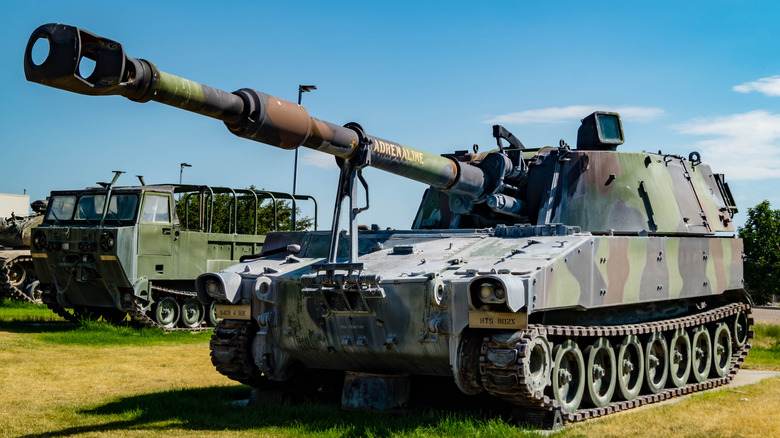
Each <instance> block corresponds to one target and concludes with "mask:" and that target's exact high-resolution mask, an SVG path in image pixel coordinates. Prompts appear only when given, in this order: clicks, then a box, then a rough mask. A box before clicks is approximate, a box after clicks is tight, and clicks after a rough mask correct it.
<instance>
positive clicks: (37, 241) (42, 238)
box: [33, 231, 46, 251]
mask: <svg viewBox="0 0 780 438" xmlns="http://www.w3.org/2000/svg"><path fill="white" fill-rule="evenodd" d="M33 246H34V247H35V249H37V250H38V251H41V250H43V248H45V247H46V235H45V234H43V231H38V232H37V233H35V236H33Z"/></svg>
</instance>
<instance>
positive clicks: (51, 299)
mask: <svg viewBox="0 0 780 438" xmlns="http://www.w3.org/2000/svg"><path fill="white" fill-rule="evenodd" d="M41 301H43V304H45V305H46V307H48V308H49V310H51V311H52V312H54V313H56V314H57V315H58V316H60V317H61V318H62V319H64V320H66V321H70V322H79V319H78V318H77V317H76V315H74V314H73V313H71V312H69V311H68V310H67V309H65V308H64V307H62V306H60V303H59V302H58V301H57V290H56V289H54V288H53V287H46V288H43V290H42V291H41Z"/></svg>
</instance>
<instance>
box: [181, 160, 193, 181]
mask: <svg viewBox="0 0 780 438" xmlns="http://www.w3.org/2000/svg"><path fill="white" fill-rule="evenodd" d="M185 167H192V164H187V163H181V164H179V184H180V185H181V177H182V175H183V174H184V168H185Z"/></svg>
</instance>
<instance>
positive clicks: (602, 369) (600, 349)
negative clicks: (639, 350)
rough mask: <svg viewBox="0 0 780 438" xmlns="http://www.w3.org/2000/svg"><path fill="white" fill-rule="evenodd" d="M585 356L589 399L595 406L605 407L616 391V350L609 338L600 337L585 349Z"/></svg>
mask: <svg viewBox="0 0 780 438" xmlns="http://www.w3.org/2000/svg"><path fill="white" fill-rule="evenodd" d="M585 357H586V358H587V362H586V363H587V365H586V367H585V376H586V379H587V380H586V383H587V388H588V391H587V394H588V400H589V401H590V403H591V404H592V405H593V406H595V407H598V408H601V407H604V406H606V405H608V404H609V402H610V401H611V400H612V395H613V394H614V393H615V378H616V377H615V350H614V349H612V345H610V343H609V341H608V340H607V338H598V339H597V340H596V342H594V343H593V345H590V346H588V348H586V349H585Z"/></svg>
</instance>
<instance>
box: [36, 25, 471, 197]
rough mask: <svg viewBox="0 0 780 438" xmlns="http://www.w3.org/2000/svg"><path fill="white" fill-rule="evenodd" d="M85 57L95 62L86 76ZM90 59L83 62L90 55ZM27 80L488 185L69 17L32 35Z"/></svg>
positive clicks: (462, 191) (464, 167) (446, 186)
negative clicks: (216, 82)
mask: <svg viewBox="0 0 780 438" xmlns="http://www.w3.org/2000/svg"><path fill="white" fill-rule="evenodd" d="M42 39H45V40H47V41H48V43H49V53H48V56H47V57H46V59H45V60H44V61H42V62H40V63H36V62H34V61H33V56H32V52H33V47H34V46H35V44H36V43H38V42H39V41H41V40H42ZM84 58H87V59H90V60H92V61H93V62H94V70H93V71H92V72H91V74H89V75H88V76H87V77H84V76H82V74H81V73H80V70H79V68H80V64H81V62H82V60H83V59H84ZM85 64H86V63H85ZM24 73H25V76H26V77H27V80H29V81H31V82H37V83H40V84H43V85H48V86H50V87H55V88H60V89H63V90H67V91H72V92H74V93H80V94H87V95H112V94H118V95H121V96H125V97H127V98H128V99H130V100H133V101H136V102H148V101H150V100H154V101H157V102H160V103H164V104H166V105H170V106H174V107H177V108H182V109H185V110H187V111H192V112H195V113H198V114H202V115H205V116H209V117H213V118H215V119H219V120H222V121H223V122H224V123H225V125H226V126H227V127H228V129H229V130H230V131H231V132H232V133H234V134H236V135H238V136H240V137H245V138H248V139H250V140H255V141H259V142H261V143H266V144H269V145H272V146H276V147H279V148H283V149H295V148H298V147H300V146H305V147H307V148H310V149H315V150H318V151H321V152H325V153H327V154H331V155H335V156H337V157H341V158H347V159H348V158H350V157H352V156H353V155H355V154H356V153H357V151H358V149H359V147H360V145H361V144H365V143H368V144H370V151H371V159H370V163H369V166H371V167H374V168H377V169H381V170H384V171H386V172H390V173H393V174H396V175H400V176H403V177H406V178H409V179H413V180H416V181H419V182H422V183H425V184H428V185H431V186H433V187H435V188H437V189H439V190H443V191H448V192H452V193H455V194H458V195H462V196H464V197H466V198H469V199H471V200H474V201H477V200H480V198H482V197H484V195H485V193H486V175H485V173H484V172H483V171H482V170H481V169H480V168H478V167H476V166H472V165H469V164H466V163H459V162H458V161H457V160H453V159H450V158H446V157H442V156H439V155H435V154H431V153H428V152H425V151H421V150H418V149H414V148H411V147H408V146H404V145H401V144H398V143H394V142H391V141H388V140H383V139H380V138H377V137H373V136H369V135H366V134H365V133H363V132H362V129H361V128H360V127H359V125H356V124H348V125H347V127H345V126H338V125H334V124H332V123H328V122H325V121H322V120H319V119H316V118H313V117H310V116H309V113H308V112H307V111H306V109H305V108H303V107H302V106H300V105H297V104H295V103H292V102H288V101H286V100H283V99H279V98H278V97H274V96H271V95H268V94H265V93H261V92H259V91H255V90H252V89H248V88H243V89H240V90H238V91H235V92H233V93H229V92H226V91H222V90H218V89H215V88H212V87H209V86H206V85H202V84H200V83H197V82H194V81H191V80H188V79H184V78H181V77H178V76H174V75H171V74H168V73H165V72H163V71H161V70H159V69H158V68H157V66H155V65H154V64H153V63H151V62H149V61H146V60H143V59H137V58H132V57H130V56H127V55H125V51H124V48H123V47H122V45H121V44H119V43H117V42H115V41H112V40H109V39H107V38H103V37H100V36H97V35H95V34H92V33H90V32H87V31H84V30H82V29H79V28H77V27H73V26H68V25H64V24H45V25H43V26H40V27H39V28H38V29H36V30H35V31H34V32H33V34H32V35H31V36H30V40H29V41H28V43H27V48H26V50H25V54H24Z"/></svg>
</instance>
